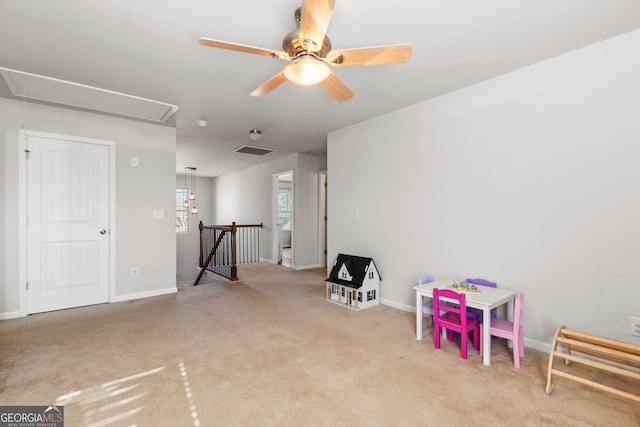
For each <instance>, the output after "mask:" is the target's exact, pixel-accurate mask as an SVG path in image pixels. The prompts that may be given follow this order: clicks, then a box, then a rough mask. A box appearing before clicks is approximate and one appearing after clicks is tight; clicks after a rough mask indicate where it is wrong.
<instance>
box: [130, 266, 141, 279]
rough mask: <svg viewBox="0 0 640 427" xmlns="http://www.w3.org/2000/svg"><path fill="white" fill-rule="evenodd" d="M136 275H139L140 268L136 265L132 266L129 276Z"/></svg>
mask: <svg viewBox="0 0 640 427" xmlns="http://www.w3.org/2000/svg"><path fill="white" fill-rule="evenodd" d="M138 276H140V269H139V268H138V267H132V268H131V277H138Z"/></svg>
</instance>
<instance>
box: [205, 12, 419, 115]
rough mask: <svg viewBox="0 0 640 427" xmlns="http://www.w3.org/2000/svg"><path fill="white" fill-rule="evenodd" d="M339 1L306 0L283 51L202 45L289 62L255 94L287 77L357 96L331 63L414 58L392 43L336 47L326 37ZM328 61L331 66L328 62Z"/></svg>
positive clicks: (217, 43) (227, 44)
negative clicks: (346, 47) (356, 47)
mask: <svg viewBox="0 0 640 427" xmlns="http://www.w3.org/2000/svg"><path fill="white" fill-rule="evenodd" d="M334 4H335V0H303V1H302V7H299V8H298V9H297V10H296V12H295V17H296V21H298V23H299V24H300V28H299V30H294V31H292V32H290V33H289V34H287V35H286V36H285V38H284V40H283V42H282V49H283V51H278V50H271V49H263V48H259V47H253V46H247V45H243V44H238V43H230V42H225V41H221V40H214V39H209V38H204V37H203V38H201V39H200V44H201V45H204V46H210V47H217V48H220V49H228V50H234V51H238V52H245V53H252V54H255V55H261V56H269V57H272V58H279V59H284V60H286V61H289V64H287V65H286V66H285V67H284V69H283V70H282V71H281V72H279V73H278V74H276V75H275V76H274V77H272V78H271V79H270V80H268V81H267V82H266V83H264V84H263V85H262V86H260V87H258V88H257V89H256V90H254V91H253V92H251V94H250V95H251V96H263V95H266V94H268V93H269V92H271V91H272V90H273V89H275V88H276V87H278V86H280V85H281V84H282V83H284V82H285V81H287V80H290V81H292V82H294V83H298V84H301V85H313V84H320V85H321V86H322V87H323V88H324V89H325V90H326V91H327V92H329V93H330V94H331V95H332V96H333V97H334V98H335V99H336V100H337V101H339V102H343V101H346V100H348V99H350V98H351V97H352V96H353V92H352V91H351V89H349V88H348V87H347V85H345V84H344V83H343V82H342V80H340V79H339V78H338V77H337V76H336V75H335V74H333V73H332V72H331V69H330V68H329V66H328V65H330V66H332V67H345V66H355V65H375V64H400V63H404V62H408V61H409V60H410V59H411V45H408V44H402V45H391V46H377V47H365V48H358V49H344V50H332V49H331V41H330V40H329V38H328V37H327V36H326V31H327V27H328V26H329V21H330V20H331V13H332V12H333V5H334ZM327 64H328V65H327Z"/></svg>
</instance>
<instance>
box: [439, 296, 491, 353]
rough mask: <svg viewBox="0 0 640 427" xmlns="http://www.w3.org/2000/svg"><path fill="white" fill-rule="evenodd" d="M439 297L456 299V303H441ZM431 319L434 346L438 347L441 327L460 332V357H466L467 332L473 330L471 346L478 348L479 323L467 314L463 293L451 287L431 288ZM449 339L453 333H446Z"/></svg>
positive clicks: (450, 339)
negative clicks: (432, 322)
mask: <svg viewBox="0 0 640 427" xmlns="http://www.w3.org/2000/svg"><path fill="white" fill-rule="evenodd" d="M440 298H449V299H451V300H457V302H458V303H457V304H454V305H448V304H443V303H442V302H441V301H440ZM433 321H434V324H435V328H434V329H435V330H434V332H433V344H434V346H435V347H436V348H440V335H441V333H442V330H441V329H442V328H444V329H448V330H450V331H452V332H459V333H460V345H461V346H462V353H461V355H462V358H463V359H466V358H467V345H468V341H469V332H471V331H473V348H474V349H475V350H478V349H479V348H480V346H479V341H480V339H479V338H480V335H479V324H480V322H479V321H478V319H474V318H473V317H469V316H467V297H466V295H465V294H463V293H458V292H455V291H453V290H451V289H437V288H436V289H434V290H433ZM447 336H449V341H453V334H451V333H447Z"/></svg>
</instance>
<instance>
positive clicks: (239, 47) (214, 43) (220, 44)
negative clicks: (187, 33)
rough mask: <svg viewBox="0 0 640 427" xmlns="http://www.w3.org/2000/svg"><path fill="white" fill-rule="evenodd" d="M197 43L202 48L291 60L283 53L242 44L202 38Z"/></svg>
mask: <svg viewBox="0 0 640 427" xmlns="http://www.w3.org/2000/svg"><path fill="white" fill-rule="evenodd" d="M199 43H200V44H201V45H203V46H209V47H217V48H220V49H227V50H234V51H236V52H245V53H252V54H254V55H261V56H270V57H272V58H282V59H291V58H289V55H287V54H286V53H284V52H280V51H277V50H271V49H263V48H261V47H253V46H247V45H244V44H238V43H230V42H225V41H222V40H214V39H208V38H205V37H202V38H201V39H200V41H199Z"/></svg>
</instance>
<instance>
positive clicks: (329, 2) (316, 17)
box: [300, 0, 335, 52]
mask: <svg viewBox="0 0 640 427" xmlns="http://www.w3.org/2000/svg"><path fill="white" fill-rule="evenodd" d="M334 4H335V0H302V15H301V16H300V42H301V43H302V44H303V45H304V46H305V47H306V49H307V50H308V51H309V52H317V51H319V50H320V48H322V42H323V41H324V36H325V34H326V33H327V27H328V26H329V21H330V20H331V13H332V12H333V5H334ZM307 40H309V41H310V42H306V41H307Z"/></svg>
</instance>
